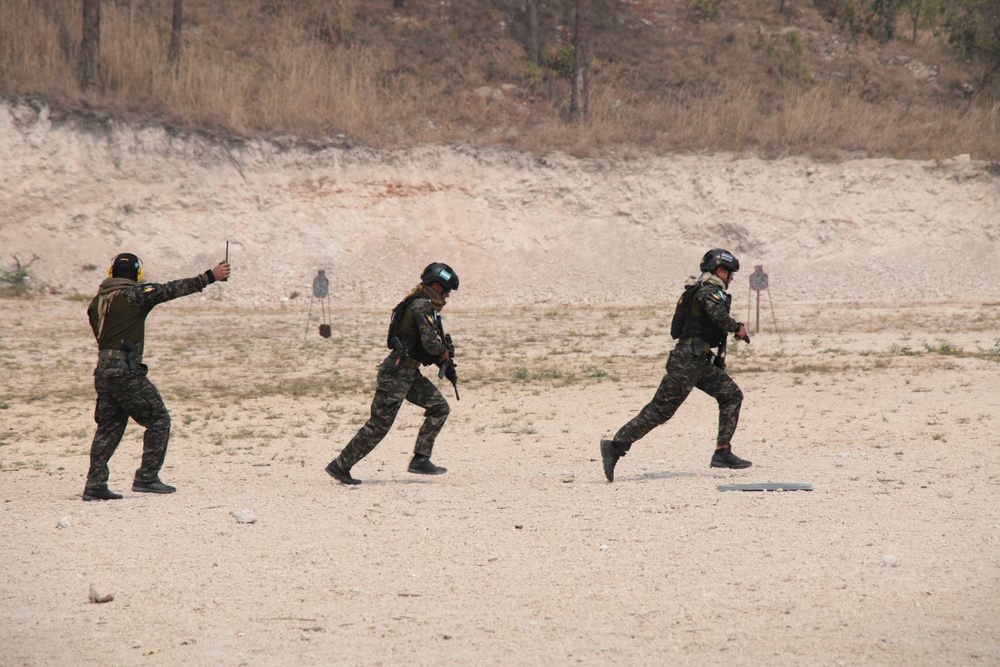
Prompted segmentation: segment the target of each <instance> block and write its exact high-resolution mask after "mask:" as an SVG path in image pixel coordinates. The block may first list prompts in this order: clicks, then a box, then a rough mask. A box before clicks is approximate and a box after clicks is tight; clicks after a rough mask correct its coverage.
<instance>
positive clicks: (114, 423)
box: [83, 253, 230, 500]
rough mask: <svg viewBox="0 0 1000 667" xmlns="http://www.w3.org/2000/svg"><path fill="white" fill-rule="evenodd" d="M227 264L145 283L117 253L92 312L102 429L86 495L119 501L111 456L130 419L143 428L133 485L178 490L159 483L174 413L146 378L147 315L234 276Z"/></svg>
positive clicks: (136, 267)
mask: <svg viewBox="0 0 1000 667" xmlns="http://www.w3.org/2000/svg"><path fill="white" fill-rule="evenodd" d="M229 271H230V269H229V264H227V263H225V262H223V263H220V264H218V265H217V266H216V267H215V268H213V269H211V270H209V271H206V272H205V273H202V274H201V275H198V276H195V277H194V278H184V279H182V280H174V281H171V282H168V283H164V284H162V285H156V284H144V283H143V282H142V276H143V270H142V262H141V261H140V260H139V258H138V257H136V256H135V255H132V254H130V253H122V254H120V255H118V256H117V257H115V258H114V260H112V262H111V266H110V267H109V268H108V278H107V279H106V280H104V282H102V283H101V287H100V289H99V291H98V293H97V296H95V297H94V299H93V300H92V301H91V302H90V307H89V308H88V309H87V315H88V316H89V317H90V326H91V328H92V329H93V331H94V337H95V338H96V339H97V347H98V348H99V352H98V356H97V368H96V369H95V370H94V387H95V388H96V389H97V408H96V409H95V411H94V421H96V422H97V432H96V433H95V434H94V441H93V443H92V444H91V446H90V470H89V472H88V473H87V484H86V486H85V487H84V490H83V499H84V500H117V499H119V498H121V495H120V494H117V493H114V492H113V491H111V490H109V489H108V475H109V472H108V461H110V460H111V456H112V455H113V454H114V453H115V449H117V447H118V443H119V442H121V439H122V435H124V433H125V426H126V425H127V424H128V419H129V417H131V418H132V419H133V420H135V422H136V423H137V424H139V425H140V426H142V427H144V428H145V429H146V431H145V433H144V434H143V440H142V443H143V446H142V464H141V465H140V466H139V469H138V470H136V471H135V480H134V482H133V483H132V490H133V491H136V492H140V493H173V492H174V491H176V490H177V489H176V488H174V487H172V486H168V485H166V484H164V483H163V482H161V481H160V478H159V474H160V468H162V467H163V460H164V458H165V456H166V453H167V441H168V440H169V438H170V414H169V413H168V412H167V408H166V406H164V405H163V399H162V398H160V392H158V391H157V390H156V387H155V386H154V385H153V383H152V382H150V381H149V378H147V377H146V373H147V370H148V369H147V367H146V364H144V363H142V350H143V344H144V342H145V328H146V316H147V315H149V311H151V310H152V309H153V307H154V306H156V305H157V304H160V303H163V302H164V301H170V300H171V299H176V298H177V297H181V296H186V295H188V294H194V293H195V292H200V291H202V290H203V289H204V288H205V287H206V286H207V285H210V284H212V283H213V282H215V281H216V280H226V279H227V278H228V277H229Z"/></svg>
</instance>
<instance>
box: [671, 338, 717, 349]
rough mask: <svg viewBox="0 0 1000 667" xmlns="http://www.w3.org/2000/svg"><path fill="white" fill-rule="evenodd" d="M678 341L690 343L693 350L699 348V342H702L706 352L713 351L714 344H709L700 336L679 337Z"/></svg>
mask: <svg viewBox="0 0 1000 667" xmlns="http://www.w3.org/2000/svg"><path fill="white" fill-rule="evenodd" d="M677 342H678V343H680V344H681V345H690V346H691V350H692V351H694V350H697V349H698V343H701V344H702V346H703V347H702V349H703V350H704V351H705V352H711V351H712V346H711V345H709V344H708V343H706V342H705V341H703V340H702V339H700V338H678V339H677Z"/></svg>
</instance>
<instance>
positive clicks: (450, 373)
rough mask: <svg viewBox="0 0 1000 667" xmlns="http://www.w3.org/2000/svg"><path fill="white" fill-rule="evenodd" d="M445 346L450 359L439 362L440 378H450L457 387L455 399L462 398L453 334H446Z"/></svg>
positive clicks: (452, 384)
mask: <svg viewBox="0 0 1000 667" xmlns="http://www.w3.org/2000/svg"><path fill="white" fill-rule="evenodd" d="M444 346H445V347H446V348H447V349H448V361H445V362H443V363H440V364H438V368H439V369H440V370H438V379H439V380H440V379H441V378H448V381H449V382H451V386H452V387H453V388H454V389H455V400H456V401H460V400H462V399H461V398H460V397H459V395H458V370H456V368H455V344H454V343H453V342H451V334H445V335H444Z"/></svg>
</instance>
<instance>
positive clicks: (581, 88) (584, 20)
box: [569, 0, 590, 122]
mask: <svg viewBox="0 0 1000 667" xmlns="http://www.w3.org/2000/svg"><path fill="white" fill-rule="evenodd" d="M589 87H590V0H576V34H575V35H574V36H573V94H572V96H571V97H570V103H569V119H570V120H571V121H573V122H577V121H581V120H586V118H587V97H588V92H589Z"/></svg>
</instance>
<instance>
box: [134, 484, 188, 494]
mask: <svg viewBox="0 0 1000 667" xmlns="http://www.w3.org/2000/svg"><path fill="white" fill-rule="evenodd" d="M132 490H133V491H135V492H136V493H156V494H159V495H166V494H168V493H174V492H176V491H177V489H146V488H143V487H141V486H133V487H132Z"/></svg>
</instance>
